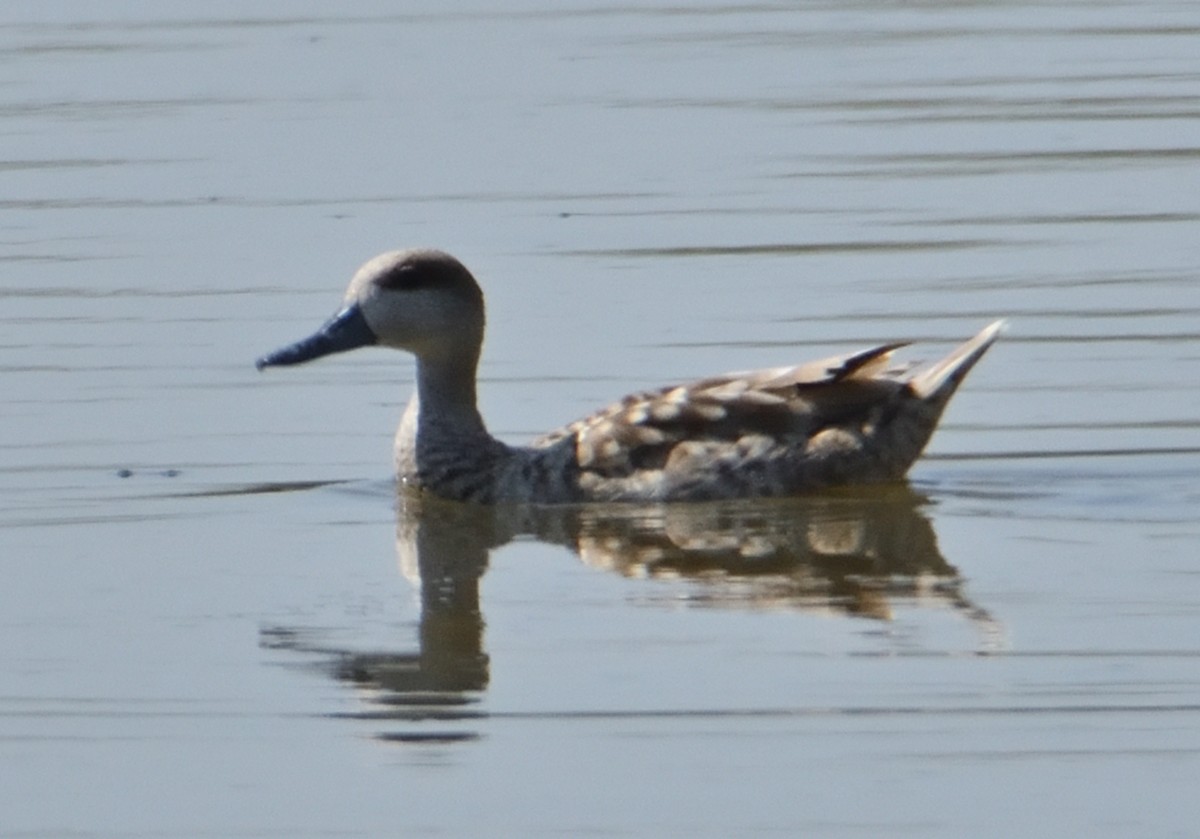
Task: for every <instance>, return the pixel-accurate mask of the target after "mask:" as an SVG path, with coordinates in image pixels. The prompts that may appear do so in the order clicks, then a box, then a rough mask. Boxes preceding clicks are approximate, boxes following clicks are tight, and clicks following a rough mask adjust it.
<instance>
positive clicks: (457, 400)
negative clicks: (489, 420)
mask: <svg viewBox="0 0 1200 839" xmlns="http://www.w3.org/2000/svg"><path fill="white" fill-rule="evenodd" d="M478 362H479V358H478V355H474V356H465V357H464V356H449V357H437V358H418V359H417V393H416V397H415V398H414V400H413V402H414V404H413V405H412V406H410V408H409V410H410V411H412V410H415V411H416V412H417V415H416V417H414V419H415V420H416V428H415V429H414V431H415V433H416V438H417V439H416V442H417V444H418V445H423V444H426V443H436V442H437V441H441V440H446V441H462V440H464V439H471V438H488V439H490V437H491V435H490V434H488V431H487V428H486V427H485V426H484V424H483V417H481V416H480V415H479V407H478V404H477V403H476V398H475V371H476V367H477V366H478Z"/></svg>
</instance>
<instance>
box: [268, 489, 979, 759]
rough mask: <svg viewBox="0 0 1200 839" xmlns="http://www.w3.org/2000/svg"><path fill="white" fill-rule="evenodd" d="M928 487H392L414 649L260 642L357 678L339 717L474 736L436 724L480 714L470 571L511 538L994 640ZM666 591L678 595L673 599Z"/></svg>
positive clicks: (478, 645)
mask: <svg viewBox="0 0 1200 839" xmlns="http://www.w3.org/2000/svg"><path fill="white" fill-rule="evenodd" d="M927 503H928V501H927V499H926V498H925V497H924V496H922V495H920V494H918V493H916V492H914V491H912V490H911V489H910V488H909V487H907V486H889V487H881V488H870V489H855V490H852V491H844V492H840V493H834V494H829V495H822V496H820V497H811V498H797V499H779V500H770V501H739V502H720V503H703V504H674V505H670V504H668V505H650V506H633V505H587V506H578V507H569V506H558V507H496V508H489V507H479V506H475V505H464V504H459V503H454V502H447V501H442V500H440V499H435V498H431V497H426V496H419V495H413V494H409V493H401V495H400V498H399V503H398V505H397V525H396V552H397V558H398V560H399V565H400V569H401V571H402V573H403V574H404V575H405V576H406V577H408V578H409V579H411V580H413V581H414V582H415V583H416V584H417V585H418V586H419V588H420V592H421V618H420V627H419V633H418V639H419V642H418V645H417V649H415V650H404V651H382V652H366V653H364V652H361V651H355V650H349V649H342V648H339V647H338V646H337V645H336V644H332V643H326V642H323V641H322V640H321V637H320V636H321V631H320V630H314V629H309V628H305V627H295V626H292V627H289V626H273V627H269V628H264V629H263V630H262V631H261V638H260V642H261V644H262V645H263V646H264V647H267V648H271V649H277V650H289V651H293V652H296V653H302V654H305V655H310V656H316V662H315V666H316V667H317V668H318V669H320V670H322V671H324V672H326V673H327V674H328V675H329V676H330V677H332V678H333V679H335V680H337V681H339V682H345V683H348V684H350V685H352V686H354V687H356V688H359V689H360V690H361V691H362V693H363V696H364V697H365V698H366V701H367V702H368V703H369V705H370V706H371V707H370V709H369V710H366V711H362V712H352V713H349V714H344V715H341V714H339V715H338V716H348V717H351V718H354V719H360V720H370V721H378V722H381V723H389V724H390V723H405V724H413V723H418V724H420V727H419V728H417V729H415V730H414V729H408V730H405V731H394V730H391V731H386V732H380V733H379V734H377V737H378V738H379V739H382V740H387V741H394V742H454V741H460V740H472V739H476V738H477V737H478V736H479V734H478V732H476V731H473V730H467V731H463V730H458V729H455V730H436V731H435V730H432V729H431V728H430V726H435V725H436V724H437V723H439V722H440V723H458V724H461V723H463V722H469V721H471V720H478V719H482V718H485V717H486V716H488V714H487V713H486V712H484V711H481V710H480V709H478V708H477V707H476V706H477V705H478V703H479V701H480V699H481V698H482V696H483V694H484V692H485V691H486V689H487V687H488V683H489V679H490V664H491V662H490V659H489V656H488V653H487V652H486V647H485V643H484V629H485V620H484V612H483V606H482V605H481V603H480V597H479V590H480V580H481V578H482V577H483V575H484V573H485V572H486V570H487V567H488V561H489V556H490V552H491V550H492V549H493V548H498V547H500V546H503V545H505V544H507V543H509V542H511V541H513V540H514V539H517V538H523V537H525V538H527V537H532V538H534V539H537V540H539V541H542V542H546V543H549V544H554V545H561V546H563V547H566V548H568V549H569V550H571V551H572V552H573V553H575V554H576V555H577V556H578V557H579V558H580V559H581V560H582V561H583V562H584V563H585V564H587V565H588V566H591V567H596V568H601V569H605V570H609V571H612V572H615V573H617V574H620V575H622V576H625V577H630V578H640V579H647V580H648V582H647V585H650V584H651V583H650V582H649V580H653V579H670V580H674V581H682V582H683V583H684V584H685V585H686V586H687V587H688V589H689V594H688V595H687V596H686V597H685V598H684V599H683V602H685V603H688V604H689V605H694V606H701V607H717V608H750V609H774V610H781V609H790V610H795V611H820V612H822V613H830V612H832V613H835V614H840V615H842V616H846V617H860V618H867V619H873V620H886V619H888V618H890V617H891V615H892V607H893V604H894V603H895V602H897V601H903V602H906V603H910V604H912V603H915V604H917V605H929V606H936V607H938V608H942V609H945V608H947V607H948V608H950V609H952V610H954V611H955V612H957V613H958V614H960V615H962V616H963V618H964V619H965V620H967V621H970V622H971V623H973V624H974V625H975V626H976V627H977V628H978V629H979V632H980V634H981V636H982V637H983V641H982V642H981V646H983V647H987V646H989V645H993V644H994V642H995V638H996V637H997V635H998V632H997V625H996V623H995V621H994V620H993V619H992V618H991V616H990V615H989V614H988V613H987V612H986V611H985V610H984V609H982V608H980V607H978V606H976V605H975V604H973V603H972V602H971V601H970V600H969V598H968V597H967V596H966V595H965V594H964V592H963V582H962V579H961V577H960V576H959V574H958V571H957V570H956V569H955V568H954V566H952V565H951V564H950V563H949V562H947V561H946V558H945V557H944V556H942V554H941V552H940V551H939V549H938V545H937V537H936V535H935V533H934V530H933V526H932V524H931V522H930V520H929V519H928V518H927V517H926V516H925V515H924V514H923V513H922V512H921V508H922V507H923V506H924V505H925V504H927ZM673 602H676V601H673Z"/></svg>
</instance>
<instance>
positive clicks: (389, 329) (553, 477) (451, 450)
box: [258, 250, 1003, 503]
mask: <svg viewBox="0 0 1200 839" xmlns="http://www.w3.org/2000/svg"><path fill="white" fill-rule="evenodd" d="M1002 326H1003V324H1002V322H999V321H997V322H996V323H993V324H992V325H990V326H988V327H987V328H985V329H984V330H983V331H982V332H980V333H979V334H978V335H976V336H975V337H974V338H972V339H971V340H969V341H967V342H966V343H964V344H963V345H961V346H960V347H958V348H957V349H956V350H954V351H953V352H952V353H951V354H950V355H948V356H947V357H946V358H944V359H942V360H941V361H939V362H936V363H935V364H933V365H931V366H929V367H927V368H924V369H920V370H917V371H915V372H909V371H906V370H902V369H897V368H893V367H892V365H891V356H892V353H893V351H894V350H896V349H898V348H899V347H901V346H904V345H903V344H886V345H883V346H880V347H875V348H872V349H867V350H863V351H861V352H857V353H853V354H850V355H845V356H838V357H834V358H828V359H824V360H822V361H816V362H810V363H808V364H802V365H800V366H797V367H780V368H775V369H768V370H755V371H750V372H744V373H729V374H726V375H722V376H715V377H713V378H708V379H701V380H699V381H695V382H691V383H689V384H683V385H675V386H671V387H665V388H662V389H660V390H654V391H646V392H644V393H637V394H633V395H630V396H626V397H625V398H624V399H622V400H621V401H620V402H617V403H615V404H613V405H611V406H609V407H607V408H604V409H602V410H600V411H597V412H596V413H594V414H592V415H591V416H588V417H585V418H584V419H581V420H579V421H577V422H574V423H571V424H570V425H568V426H566V427H564V428H561V429H559V430H558V431H554V432H552V433H550V434H548V435H546V436H544V437H541V438H540V439H538V440H536V441H534V442H533V444H532V445H531V446H529V447H520V448H518V447H512V446H509V445H506V444H505V443H502V442H500V441H499V440H496V439H495V438H494V437H492V436H491V435H490V434H489V433H488V432H487V429H486V427H485V426H484V424H483V420H482V418H481V417H480V415H479V411H478V408H477V406H476V399H475V373H476V368H477V367H478V363H479V353H480V349H481V346H482V343H483V331H484V309H483V295H482V293H481V292H480V290H479V286H478V285H477V284H476V282H475V280H474V278H473V277H472V276H471V274H470V272H468V271H467V269H466V268H465V267H463V265H462V264H461V263H459V262H458V261H457V260H456V259H454V258H453V257H451V256H449V255H448V254H445V253H442V252H440V251H432V250H411V251H395V252H390V253H386V254H383V255H381V256H378V257H376V258H375V259H373V260H371V261H370V262H368V263H367V264H366V265H364V266H363V267H362V268H361V269H359V271H358V273H357V274H355V276H354V279H353V280H352V281H351V283H350V287H349V289H348V290H347V292H346V297H345V305H344V308H343V309H342V310H341V311H340V312H339V313H338V314H337V315H335V316H334V317H333V318H332V319H331V320H330V321H329V322H328V323H326V324H325V326H323V327H322V328H321V329H320V330H319V331H318V332H317V333H316V334H314V335H313V336H311V337H310V338H307V339H305V340H304V341H301V342H299V343H297V344H294V345H292V346H289V347H286V348H284V349H281V350H278V351H277V352H275V353H272V354H270V355H268V356H266V357H264V358H263V359H260V360H259V362H258V365H259V367H260V368H261V367H266V366H272V365H281V364H295V363H299V362H303V361H308V360H310V359H312V358H317V357H320V356H322V355H327V354H329V353H333V352H340V351H343V350H347V349H352V348H354V347H357V346H363V345H366V344H374V343H379V344H384V345H386V346H391V347H396V348H398V349H403V350H407V351H409V352H411V353H413V355H415V356H416V359H417V392H416V394H415V395H414V396H413V398H412V401H411V402H410V403H409V406H408V408H407V410H406V411H405V413H404V418H403V420H402V421H401V423H400V429H399V431H398V432H397V435H396V469H397V475H398V476H399V478H400V479H401V480H402V481H404V482H406V483H408V484H411V485H413V486H417V487H420V488H423V489H426V490H429V491H431V492H433V493H435V494H437V495H440V496H442V497H445V498H451V499H456V500H462V501H475V502H480V503H497V502H533V503H563V502H580V501H689V500H701V499H718V498H740V497H761V496H782V495H794V494H798V493H802V492H808V491H812V490H817V489H821V488H825V487H831V486H838V485H843V484H853V483H872V482H881V481H895V480H899V479H901V478H902V477H903V476H904V474H905V473H906V472H907V471H908V469H909V467H910V466H911V465H912V463H913V461H915V460H916V459H917V457H918V456H919V455H920V453H921V451H922V450H923V449H924V447H925V445H926V443H927V442H928V441H929V438H930V435H932V433H933V430H934V428H935V427H936V425H937V422H938V420H939V418H940V417H941V414H942V411H943V409H944V408H945V406H946V403H947V402H948V401H949V399H950V397H951V396H952V395H953V393H954V391H955V390H956V389H957V387H958V385H959V383H960V382H961V381H962V379H963V377H964V376H965V375H966V374H967V372H968V371H969V370H970V369H971V367H972V366H973V365H974V364H975V362H976V361H978V360H979V358H980V357H982V355H983V354H984V352H986V351H987V349H988V347H990V346H991V344H992V343H993V342H994V341H995V340H996V338H997V337H998V336H999V334H1000V331H1001V329H1002Z"/></svg>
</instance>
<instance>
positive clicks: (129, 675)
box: [0, 0, 1200, 837]
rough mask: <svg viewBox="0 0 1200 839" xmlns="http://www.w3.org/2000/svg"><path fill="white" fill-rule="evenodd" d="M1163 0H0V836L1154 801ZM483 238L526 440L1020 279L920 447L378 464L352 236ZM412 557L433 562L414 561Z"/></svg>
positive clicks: (1190, 823) (1166, 530) (1165, 752)
mask: <svg viewBox="0 0 1200 839" xmlns="http://www.w3.org/2000/svg"><path fill="white" fill-rule="evenodd" d="M1198 41H1200V10H1198V9H1197V8H1195V7H1194V5H1193V4H1172V3H1167V2H1151V1H1149V0H1148V1H1147V2H1141V3H1111V4H1101V5H1096V4H1086V5H1085V4H1076V3H1059V4H1049V5H1047V4H1039V5H1037V7H1036V8H1035V7H1031V6H1028V5H1024V4H1015V3H1009V4H985V5H978V4H963V5H957V4H925V5H919V6H912V5H907V6H896V5H892V4H883V3H861V4H834V5H821V4H804V5H798V6H797V5H793V4H780V5H769V4H768V5H762V4H733V5H728V4H727V5H699V4H697V5H694V6H691V7H686V8H685V7H678V6H672V7H667V6H646V7H632V6H627V5H626V6H622V5H608V4H602V3H601V4H592V5H583V4H579V5H570V6H564V5H562V4H548V3H532V2H531V3H525V4H521V5H514V4H505V5H504V6H503V8H501V7H499V6H489V5H487V4H475V5H472V6H470V7H462V6H457V7H455V9H454V10H453V11H445V10H444V9H443V8H442V7H438V6H433V5H430V6H428V7H421V6H416V5H413V6H410V7H406V8H403V9H400V10H397V9H396V8H395V7H394V6H393V5H392V4H382V3H379V4H373V3H368V2H363V3H359V4H355V5H352V6H349V7H346V6H342V7H339V10H338V11H336V12H332V11H330V10H328V9H327V8H325V7H324V6H322V5H318V4H297V3H271V2H255V3H249V4H247V3H239V4H228V5H225V6H214V5H211V4H209V5H206V6H204V7H203V8H201V7H191V8H189V7H187V6H185V5H176V6H170V7H167V6H163V7H161V8H160V7H157V6H156V7H154V8H153V9H152V10H148V9H146V8H145V7H144V4H133V3H108V4H105V5H104V7H103V8H102V9H101V8H99V7H96V6H94V5H92V4H83V3H62V4H57V5H53V6H46V4H41V5H39V6H37V7H32V6H17V5H12V6H6V7H5V8H4V10H3V11H2V12H0V61H2V66H3V68H4V73H3V74H2V75H0V114H3V121H2V122H0V139H2V144H3V145H2V148H3V154H2V155H0V186H2V189H0V209H2V211H3V212H2V214H0V297H2V299H3V304H4V305H3V307H2V311H0V346H2V347H3V358H2V360H0V369H2V371H3V382H4V387H5V391H6V399H5V402H4V410H3V411H2V412H0V449H2V451H3V458H2V460H0V494H2V495H0V497H2V498H3V504H2V505H0V546H2V549H0V580H3V584H2V585H0V769H2V772H3V777H4V783H3V784H0V814H2V815H0V833H2V834H3V835H5V836H15V837H33V836H38V837H40V836H60V835H64V834H70V835H76V836H96V837H115V836H122V837H124V836H258V837H261V836H280V835H286V836H322V835H339V836H345V835H350V836H374V835H396V834H401V835H519V834H523V835H546V834H567V833H570V834H576V833H585V832H587V833H599V834H606V835H627V834H629V835H688V836H697V835H700V836H704V835H712V836H718V835H729V834H731V833H735V832H736V833H738V834H745V835H752V834H763V835H794V834H798V833H814V834H821V835H832V836H861V835H864V834H866V835H922V836H961V835H964V834H966V833H968V832H970V833H972V834H974V835H980V836H1011V835H1014V834H1020V835H1029V836H1037V835H1042V836H1061V835H1080V834H1085V833H1086V834H1088V835H1096V836H1126V835H1131V834H1137V835H1146V836H1172V835H1174V836H1183V835H1188V834H1190V833H1191V832H1192V830H1193V828H1194V824H1195V819H1196V810H1195V805H1194V804H1193V803H1192V799H1193V797H1194V795H1193V790H1192V787H1193V783H1192V779H1193V778H1194V777H1195V774H1196V770H1197V763H1198V762H1200V740H1198V738H1197V735H1196V731H1197V722H1198V718H1200V690H1198V688H1200V676H1198V675H1197V674H1198V673H1200V671H1198V670H1197V659H1198V658H1200V647H1198V646H1197V642H1196V638H1197V637H1198V634H1197V625H1198V620H1200V575H1198V574H1197V565H1196V560H1195V554H1196V545H1197V542H1198V541H1200V540H1198V537H1200V528H1198V526H1197V523H1196V515H1195V511H1196V508H1197V500H1198V498H1200V478H1198V474H1200V470H1198V469H1197V467H1198V465H1200V464H1198V460H1197V456H1198V453H1200V445H1198V443H1197V435H1196V430H1197V427H1198V424H1200V398H1198V392H1200V391H1198V386H1197V384H1196V376H1195V369H1196V361H1197V327H1196V323H1197V320H1196V316H1197V313H1198V312H1200V284H1198V283H1197V280H1196V276H1197V273H1198V271H1200V268H1198V261H1200V260H1198V256H1197V250H1196V247H1195V236H1194V233H1193V228H1194V226H1195V223H1196V221H1197V219H1198V218H1200V199H1198V198H1197V195H1198V192H1197V189H1196V180H1195V176H1194V171H1195V167H1196V162H1197V159H1198V158H1200V120H1198V115H1200V92H1198V91H1200V87H1198V85H1197V82H1198V81H1200V69H1198V67H1197V64H1196V58H1195V56H1196V55H1200V44H1198ZM410 244H429V245H436V246H440V247H444V248H446V249H448V250H450V251H452V252H454V253H455V254H457V255H458V256H460V257H461V258H463V259H464V261H466V262H467V264H468V265H470V266H471V267H472V269H473V270H474V271H475V272H476V274H477V275H478V276H479V277H480V278H481V280H482V281H483V283H484V285H485V289H486V291H487V294H488V301H489V307H490V308H489V330H490V331H489V339H488V345H487V348H486V353H485V359H484V366H483V370H482V377H483V381H482V386H481V392H482V397H483V402H484V408H485V412H486V415H487V417H488V419H489V422H490V423H491V426H492V428H493V430H494V431H496V432H497V433H499V434H500V435H501V436H504V437H505V438H508V439H513V440H519V439H522V438H525V437H528V436H530V435H533V434H536V433H539V432H542V431H545V430H548V429H550V428H552V427H555V426H557V425H560V424H562V423H563V422H565V421H568V420H570V419H572V418H574V417H575V416H578V415H580V414H583V413H585V412H587V411H590V410H591V409H593V408H595V407H596V406H598V405H600V404H603V403H605V402H607V401H609V400H611V399H613V398H615V397H616V396H619V395H620V394H622V393H625V392H627V391H630V390H635V389H638V388H640V387H644V386H648V385H654V384H661V383H666V382H671V381H675V380H684V379H687V378H691V377H695V376H699V375H703V374H707V373H712V372H719V371H723V370H729V369H740V368H746V367H754V366H768V365H778V364H784V363H790V362H793V361H798V360H803V359H805V358H810V357H818V356H820V355H822V354H828V353H831V352H837V351H843V350H846V349H851V348H854V347H858V346H861V345H863V344H867V343H872V342H876V341H883V340H893V339H897V338H904V339H915V340H919V341H923V342H926V345H925V346H921V347H918V348H917V349H915V350H914V354H915V355H917V356H922V355H924V356H926V357H928V356H932V355H934V354H936V353H938V352H940V351H942V350H944V349H945V347H946V346H948V345H949V344H950V343H952V342H954V341H957V340H959V339H961V338H963V337H965V336H967V335H969V334H972V333H973V332H974V331H976V329H977V328H978V327H980V326H982V324H983V323H985V322H987V321H988V320H990V319H992V318H993V317H998V316H1007V317H1009V318H1010V319H1011V321H1012V329H1011V331H1010V332H1009V333H1008V334H1007V335H1006V336H1005V337H1004V339H1003V340H1002V342H1001V343H1000V344H998V345H997V346H996V347H995V348H994V349H993V351H992V352H991V353H990V354H989V356H988V357H987V358H986V359H985V360H984V361H983V362H982V363H981V364H980V366H979V367H978V368H977V369H976V370H975V371H974V372H973V373H972V375H971V378H970V379H969V380H968V382H967V384H966V386H965V387H964V389H963V390H962V391H961V392H960V394H959V395H958V397H956V400H955V402H954V403H953V405H952V407H951V409H950V412H949V414H948V415H947V419H946V423H945V424H944V426H943V428H942V430H941V431H940V432H939V434H938V435H937V436H936V437H935V439H934V442H933V445H932V447H931V450H930V453H929V455H928V456H927V457H926V459H924V460H923V461H921V462H920V463H919V464H918V466H917V467H916V469H915V470H914V471H913V473H912V482H911V485H910V486H909V487H907V488H897V489H889V490H885V491H878V490H874V491H852V492H848V493H843V494H838V495H836V496H833V497H830V498H819V499H808V500H802V501H786V502H782V501H781V502H771V503H767V504H734V505H722V506H718V507H703V508H696V509H691V510H682V511H680V510H673V509H670V508H667V509H654V508H651V509H643V510H637V511H629V510H624V511H622V510H611V509H609V510H603V509H601V510H594V511H583V512H579V511H575V512H567V513H557V514H553V515H552V514H543V515H540V516H530V515H528V514H522V515H514V514H509V513H503V512H501V513H495V514H491V513H487V514H484V513H479V512H476V513H474V514H472V513H470V512H469V511H462V510H460V509H457V508H454V507H446V506H444V505H438V504H432V505H431V504H430V503H429V502H425V503H417V502H414V501H413V500H412V499H400V500H399V501H398V500H397V498H396V496H395V494H394V493H393V491H392V487H391V485H390V482H389V481H388V468H389V467H388V464H389V459H390V457H389V446H390V437H391V433H392V428H393V427H394V424H395V421H396V418H397V416H398V413H399V409H400V404H401V403H402V402H403V400H404V398H405V397H406V395H407V392H408V388H409V386H410V383H411V371H410V369H409V366H408V365H407V364H406V363H404V362H403V361H402V360H400V359H398V358H394V357H393V356H392V355H391V354H389V353H387V352H385V351H382V350H371V351H363V352H362V353H358V354H354V355H349V356H343V357H338V358H334V359H330V360H328V361H323V362H321V363H320V364H317V365H314V366H308V367H304V368H300V369H297V370H291V371H278V372H273V373H272V374H270V375H265V374H258V373H257V372H255V371H254V369H253V366H252V363H253V359H254V358H256V357H257V356H258V355H260V354H261V353H262V352H263V351H265V350H268V349H271V348H273V347H275V346H278V345H279V344H281V343H284V342H286V341H288V340H292V339H294V338H297V337H300V336H301V335H303V334H307V332H308V331H309V330H310V329H311V328H312V327H314V326H315V325H316V324H317V323H319V322H320V320H321V319H322V318H323V317H324V316H326V315H327V314H329V313H330V312H331V311H332V310H333V309H334V307H335V306H336V304H337V300H338V296H339V294H340V291H341V287H342V285H343V284H344V282H345V281H346V280H347V279H348V277H349V275H350V272H351V271H352V270H353V269H354V268H355V267H356V265H357V264H358V263H359V262H360V261H361V260H363V259H365V258H367V257H368V256H370V255H372V254H374V253H375V252H377V251H380V250H385V249H389V248H393V247H398V246H404V245H410ZM419 577H420V578H423V579H424V584H423V585H417V584H416V582H415V581H416V580H417V579H418V578H419Z"/></svg>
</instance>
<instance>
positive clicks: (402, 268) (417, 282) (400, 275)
mask: <svg viewBox="0 0 1200 839" xmlns="http://www.w3.org/2000/svg"><path fill="white" fill-rule="evenodd" d="M375 285H377V286H379V287H380V288H386V289H392V290H396V291H410V290H412V289H417V288H424V287H425V286H427V285H429V272H428V271H420V270H418V269H417V268H416V267H415V266H413V265H398V266H396V267H395V268H393V269H392V270H391V271H388V272H387V273H386V274H383V275H381V276H379V277H376V278H375Z"/></svg>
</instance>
